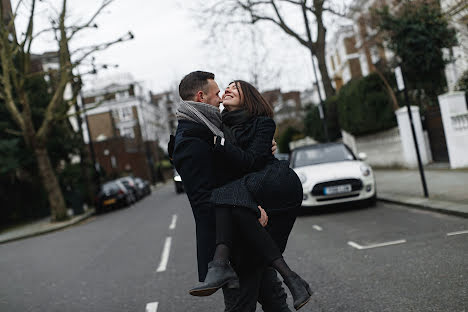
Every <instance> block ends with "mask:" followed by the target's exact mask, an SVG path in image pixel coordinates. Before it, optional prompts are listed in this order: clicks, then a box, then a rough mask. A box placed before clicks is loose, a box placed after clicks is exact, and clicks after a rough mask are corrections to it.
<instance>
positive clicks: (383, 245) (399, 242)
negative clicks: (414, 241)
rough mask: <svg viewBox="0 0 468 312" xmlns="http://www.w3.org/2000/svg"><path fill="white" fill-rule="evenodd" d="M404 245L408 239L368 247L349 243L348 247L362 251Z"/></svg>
mask: <svg viewBox="0 0 468 312" xmlns="http://www.w3.org/2000/svg"><path fill="white" fill-rule="evenodd" d="M403 243H406V239H400V240H397V241H392V242H386V243H379V244H372V245H367V246H361V245H359V244H357V243H355V242H348V245H349V246H351V247H354V248H356V249H359V250H362V249H371V248H378V247H385V246H390V245H397V244H403Z"/></svg>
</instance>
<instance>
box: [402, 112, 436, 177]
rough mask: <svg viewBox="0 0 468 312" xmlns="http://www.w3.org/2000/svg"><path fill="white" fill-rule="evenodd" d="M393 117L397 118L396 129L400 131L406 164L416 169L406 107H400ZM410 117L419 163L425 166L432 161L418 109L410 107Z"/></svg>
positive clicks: (416, 161)
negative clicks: (419, 157) (417, 148)
mask: <svg viewBox="0 0 468 312" xmlns="http://www.w3.org/2000/svg"><path fill="white" fill-rule="evenodd" d="M395 115H396V116H397V122H398V129H399V130H400V137H401V143H402V146H403V154H404V158H405V161H406V164H407V166H408V167H411V168H413V167H417V166H418V159H417V155H416V148H415V144H414V139H413V133H412V131H411V125H410V121H409V115H408V109H407V108H406V107H402V108H400V109H398V110H397V111H395ZM411 116H412V118H413V125H414V130H415V132H416V138H417V141H418V146H419V153H420V156H421V162H422V163H423V165H426V164H428V163H429V162H431V161H432V156H431V152H430V149H429V147H428V141H427V139H426V136H425V135H424V132H423V129H422V123H421V117H420V115H419V107H417V106H411Z"/></svg>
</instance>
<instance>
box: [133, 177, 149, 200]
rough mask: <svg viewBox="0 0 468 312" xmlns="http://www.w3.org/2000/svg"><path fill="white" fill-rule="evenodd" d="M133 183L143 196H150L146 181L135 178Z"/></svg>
mask: <svg viewBox="0 0 468 312" xmlns="http://www.w3.org/2000/svg"><path fill="white" fill-rule="evenodd" d="M134 180H135V183H136V185H137V187H138V188H139V189H140V191H141V192H142V193H143V196H148V195H150V194H151V185H150V183H149V182H148V181H146V180H143V179H141V178H135V179H134Z"/></svg>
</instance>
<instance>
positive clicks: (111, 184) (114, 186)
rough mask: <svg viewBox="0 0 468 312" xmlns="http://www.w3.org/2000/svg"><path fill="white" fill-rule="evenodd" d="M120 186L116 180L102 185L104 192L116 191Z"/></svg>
mask: <svg viewBox="0 0 468 312" xmlns="http://www.w3.org/2000/svg"><path fill="white" fill-rule="evenodd" d="M118 188H119V187H118V186H117V184H115V183H114V182H108V183H106V184H103V185H102V191H103V192H104V193H108V192H112V191H115V190H116V189H118Z"/></svg>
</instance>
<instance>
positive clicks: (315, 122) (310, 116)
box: [304, 95, 341, 142]
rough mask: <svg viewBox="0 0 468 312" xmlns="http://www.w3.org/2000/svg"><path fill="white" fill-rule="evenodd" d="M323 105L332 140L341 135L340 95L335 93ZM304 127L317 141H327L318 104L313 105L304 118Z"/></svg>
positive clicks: (307, 133)
mask: <svg viewBox="0 0 468 312" xmlns="http://www.w3.org/2000/svg"><path fill="white" fill-rule="evenodd" d="M323 105H324V114H325V118H326V121H327V129H328V136H329V138H330V141H334V140H336V139H338V138H339V137H341V130H340V125H339V122H338V96H336V95H334V96H332V97H329V98H328V99H327V100H326V101H325V102H324V103H323ZM304 128H305V133H306V135H308V136H310V137H312V138H314V139H315V140H316V141H318V142H325V141H326V137H325V133H324V131H323V125H322V120H321V119H320V112H319V108H318V106H316V105H313V106H312V107H311V108H309V110H308V111H307V114H306V117H305V120H304Z"/></svg>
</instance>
